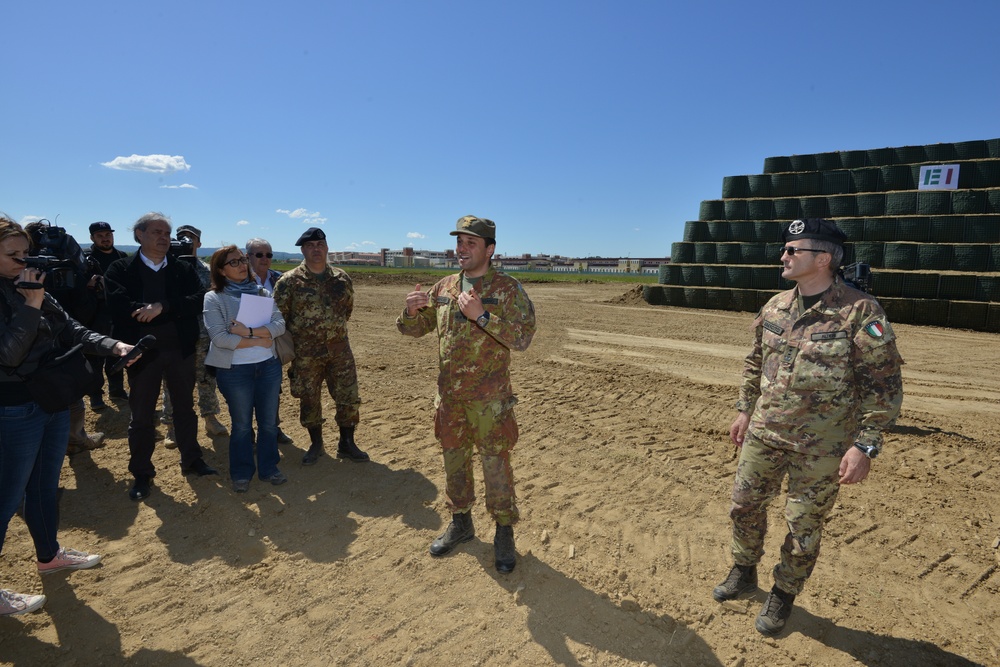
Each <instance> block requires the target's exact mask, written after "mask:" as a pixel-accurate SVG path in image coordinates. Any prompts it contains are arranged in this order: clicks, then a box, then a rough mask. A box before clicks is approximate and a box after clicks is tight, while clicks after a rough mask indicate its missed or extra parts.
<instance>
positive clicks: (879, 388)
mask: <svg viewBox="0 0 1000 667" xmlns="http://www.w3.org/2000/svg"><path fill="white" fill-rule="evenodd" d="M754 330H755V338H754V346H753V350H752V351H751V353H750V354H749V355H748V356H747V358H746V367H745V370H744V372H743V385H742V387H741V388H740V399H739V401H738V402H737V404H736V408H737V409H738V410H740V411H741V412H747V413H750V414H751V415H752V416H751V419H750V425H749V428H748V429H747V433H746V439H745V440H744V443H743V448H742V452H741V453H740V460H739V464H738V467H737V471H736V481H735V483H734V485H733V495H732V501H733V504H732V508H731V510H730V518H731V519H732V521H733V541H732V550H733V556H734V559H735V561H736V564H737V565H755V564H756V563H757V562H758V561H759V560H760V558H761V556H762V555H763V553H764V547H763V545H764V535H765V532H766V530H767V504H768V503H769V502H770V500H771V499H772V498H774V497H775V496H776V495H777V494H778V493H779V492H780V490H781V482H782V479H783V478H784V476H785V475H786V474H787V475H788V497H787V502H786V503H785V520H786V521H787V523H788V531H789V532H788V534H787V536H786V537H785V542H784V544H783V545H782V547H781V561H780V563H779V564H778V565H776V566H775V568H774V583H775V584H776V585H777V586H778V588H780V589H781V590H783V591H786V592H788V593H792V594H798V593H799V592H801V590H802V587H803V585H804V584H805V581H806V579H808V578H809V575H810V574H811V573H812V570H813V567H814V566H815V564H816V558H817V557H818V556H819V548H820V539H821V537H822V529H823V521H824V518H825V516H826V515H827V513H828V512H829V511H830V509H831V508H832V507H833V503H834V501H835V500H836V498H837V492H838V490H839V482H838V480H839V472H838V471H839V467H840V462H841V458H842V457H843V456H844V454H845V453H846V452H847V450H848V449H849V448H850V447H852V446H853V445H854V443H855V442H859V443H862V444H865V445H875V446H881V444H882V431H883V430H884V429H885V428H887V427H889V426H891V425H892V424H893V422H894V421H895V419H896V416H897V415H898V414H899V409H900V405H901V404H902V401H903V386H902V377H901V374H900V366H901V364H902V363H903V362H902V359H901V358H900V356H899V352H898V351H897V349H896V342H895V340H896V337H895V334H894V333H893V330H892V327H891V326H890V325H889V322H888V321H887V320H886V317H885V313H884V312H883V310H882V307H881V306H880V305H879V304H878V302H877V301H876V300H875V299H874V298H872V297H870V296H868V295H867V294H865V293H864V292H860V291H858V290H855V289H853V288H851V287H849V286H847V285H845V284H844V283H843V282H842V281H841V280H840V279H839V278H837V279H836V280H835V282H834V284H833V285H832V286H831V287H830V288H829V290H828V291H827V292H826V293H825V294H823V295H822V297H821V299H820V301H819V302H818V303H816V304H814V305H813V306H812V307H811V308H809V309H806V310H805V311H804V312H803V311H802V303H801V301H800V300H799V293H798V288H794V289H791V290H788V291H786V292H782V293H781V294H778V295H777V296H775V297H774V298H772V299H771V300H770V301H769V302H768V303H767V304H766V305H765V306H764V308H762V309H761V311H760V313H759V314H758V315H757V318H756V319H755V320H754Z"/></svg>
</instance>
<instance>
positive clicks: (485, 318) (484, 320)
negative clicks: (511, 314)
mask: <svg viewBox="0 0 1000 667" xmlns="http://www.w3.org/2000/svg"><path fill="white" fill-rule="evenodd" d="M489 322H490V313H489V311H483V314H482V315H480V316H479V317H477V318H476V324H478V325H479V327H480V328H481V329H485V328H486V325H487V324H489Z"/></svg>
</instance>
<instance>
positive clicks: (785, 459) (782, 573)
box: [729, 433, 840, 595]
mask: <svg viewBox="0 0 1000 667" xmlns="http://www.w3.org/2000/svg"><path fill="white" fill-rule="evenodd" d="M839 468H840V458H839V457H835V456H809V455H806V454H799V453H797V452H793V451H790V450H786V449H775V448H774V447H768V446H767V445H765V444H764V443H762V442H761V441H760V440H759V439H758V438H755V437H753V436H752V435H751V434H749V433H747V436H746V440H745V441H744V443H743V449H742V451H741V452H740V460H739V464H738V465H737V467H736V481H735V482H734V483H733V497H732V500H733V504H732V507H731V509H730V510H729V517H730V519H732V521H733V541H732V550H733V559H734V560H735V562H736V564H737V565H756V564H757V563H758V562H759V561H760V559H761V557H762V556H763V555H764V536H765V535H766V533H767V506H768V504H769V503H770V502H771V500H772V499H774V498H775V497H776V496H777V495H778V494H779V493H780V492H781V482H782V480H783V479H784V478H785V476H786V475H787V476H788V496H787V498H786V500H785V521H786V523H787V524H788V534H787V535H786V536H785V541H784V544H782V545H781V560H780V561H779V563H778V564H777V565H775V566H774V583H775V584H776V585H777V586H778V588H780V589H781V590H783V591H785V592H788V593H793V594H795V595H798V594H799V593H801V592H802V588H803V586H804V585H805V583H806V580H807V579H808V578H809V575H811V574H812V571H813V568H814V567H815V566H816V559H817V558H818V557H819V547H820V541H821V539H822V537H823V520H824V519H825V517H826V515H827V514H828V513H829V512H830V510H831V509H832V508H833V503H834V501H835V500H836V499H837V493H838V491H839V490H840V485H839V483H838V479H839V473H838V470H839Z"/></svg>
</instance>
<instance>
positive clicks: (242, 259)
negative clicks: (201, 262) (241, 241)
mask: <svg viewBox="0 0 1000 667" xmlns="http://www.w3.org/2000/svg"><path fill="white" fill-rule="evenodd" d="M226 264H228V265H229V266H231V267H233V268H234V269H235V268H236V267H238V266H239V265H240V264H249V261H247V258H246V257H240V258H238V259H231V260H229V261H228V262H226Z"/></svg>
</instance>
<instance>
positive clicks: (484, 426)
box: [434, 396, 520, 526]
mask: <svg viewBox="0 0 1000 667" xmlns="http://www.w3.org/2000/svg"><path fill="white" fill-rule="evenodd" d="M516 402H517V399H516V398H514V397H513V396H512V397H510V398H509V399H506V400H500V401H467V402H449V401H447V400H442V399H438V406H437V411H436V412H435V414H434V435H435V436H436V437H437V438H438V440H440V442H441V447H442V448H443V450H444V470H445V475H446V493H447V496H448V502H447V505H448V509H449V510H451V512H452V513H453V514H454V513H458V512H466V511H468V510H469V508H471V507H472V505H473V503H474V502H475V500H476V493H475V486H474V480H473V475H472V450H473V447H476V448H478V449H479V458H480V459H481V460H482V463H483V484H484V486H485V487H486V510H487V511H488V512H489V513H490V515H491V516H492V517H493V519H494V520H495V521H496V522H497V523H498V524H500V525H502V526H509V525H513V524H515V523H517V520H518V518H519V516H520V515H519V514H518V511H517V498H516V496H515V494H514V471H513V470H512V469H511V466H510V454H511V449H513V448H514V444H515V443H516V442H517V435H518V432H517V420H516V419H515V418H514V404H515V403H516Z"/></svg>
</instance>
